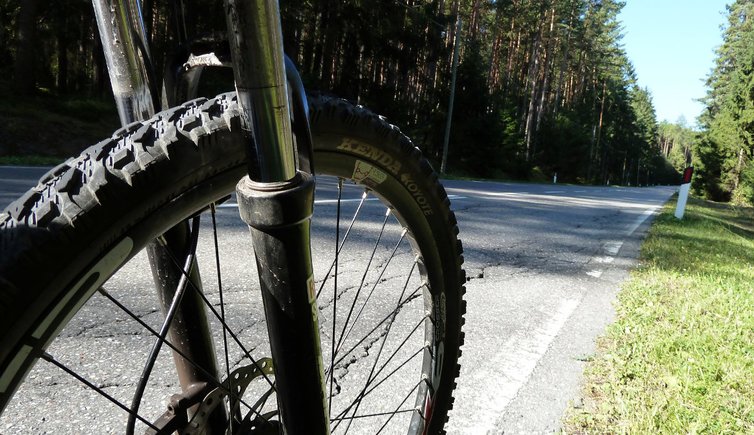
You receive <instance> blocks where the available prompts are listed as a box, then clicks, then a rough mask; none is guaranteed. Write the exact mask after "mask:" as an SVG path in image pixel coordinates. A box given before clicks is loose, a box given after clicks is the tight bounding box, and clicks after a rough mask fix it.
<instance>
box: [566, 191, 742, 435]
mask: <svg viewBox="0 0 754 435" xmlns="http://www.w3.org/2000/svg"><path fill="white" fill-rule="evenodd" d="M674 210H675V203H671V204H668V206H666V208H665V209H664V211H663V213H662V214H661V215H660V216H658V218H657V219H656V220H655V222H654V224H653V225H652V228H651V229H650V231H649V235H648V237H647V240H646V241H645V242H644V244H643V246H642V253H641V256H642V262H641V266H639V267H638V268H637V270H636V271H634V272H633V274H632V277H631V279H630V280H629V281H628V282H627V283H626V284H625V285H624V286H623V288H622V290H621V293H620V295H619V297H618V306H617V318H616V321H615V323H614V324H612V325H611V326H610V327H609V328H608V330H607V332H606V334H605V336H603V337H602V338H601V339H600V340H599V341H598V351H597V355H596V356H595V357H594V358H593V359H592V361H591V362H590V363H589V364H588V366H587V369H586V372H585V377H586V379H585V387H584V398H583V403H580V404H579V405H577V406H572V407H570V409H569V410H568V411H567V413H566V416H565V420H564V426H563V428H564V431H565V432H568V433H715V434H718V433H754V209H752V208H736V207H733V206H727V205H722V204H717V203H712V202H708V201H702V200H698V199H693V198H692V199H690V201H689V204H688V207H687V209H686V215H685V217H684V219H683V220H682V221H678V220H677V219H676V218H675V217H674V216H673V211H674Z"/></svg>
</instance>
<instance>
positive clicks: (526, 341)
mask: <svg viewBox="0 0 754 435" xmlns="http://www.w3.org/2000/svg"><path fill="white" fill-rule="evenodd" d="M45 171H46V170H45V169H38V168H8V167H0V207H4V206H5V205H6V204H7V203H8V202H9V201H10V200H11V199H12V198H13V197H15V196H17V195H18V194H20V193H21V192H22V191H23V190H24V188H25V187H27V186H30V185H32V184H33V183H34V180H36V178H38V177H39V176H40V175H42V174H43V173H44V172H45ZM322 181H323V182H322V183H320V185H319V186H318V193H317V199H318V205H317V206H316V207H317V208H319V209H320V210H325V215H326V216H330V215H331V214H332V210H329V208H330V209H331V208H333V205H332V202H333V201H331V200H332V199H333V198H334V197H335V184H334V183H333V182H332V180H322ZM445 185H446V188H447V190H448V193H449V195H450V197H451V201H452V208H453V209H454V210H455V212H456V215H457V217H458V222H459V227H460V237H461V238H462V240H463V244H464V257H465V269H466V271H467V275H468V277H469V281H468V282H467V285H466V287H467V293H466V299H467V301H468V313H467V315H466V325H465V332H466V344H465V347H464V350H463V356H462V359H461V376H460V379H459V381H458V387H457V390H456V393H455V396H456V401H455V408H454V410H453V411H452V413H451V416H450V421H449V425H448V431H449V433H454V434H467V433H471V434H476V433H506V434H507V433H550V432H555V431H557V430H558V428H559V422H560V418H561V416H562V414H563V411H564V409H565V407H566V405H567V403H568V402H569V401H572V400H578V391H579V390H578V388H579V382H580V379H581V373H582V370H583V367H584V364H585V362H584V361H585V360H586V359H587V358H588V357H589V355H590V354H592V352H593V350H594V340H595V338H596V337H597V336H598V335H599V334H600V333H601V332H602V331H604V328H605V326H606V325H607V324H608V323H609V322H610V321H611V319H612V316H613V308H612V303H613V301H614V298H615V295H616V293H617V291H618V288H619V286H620V283H621V282H622V281H623V280H624V279H625V278H626V277H627V272H628V270H630V268H631V267H632V266H633V265H634V264H635V261H636V257H637V255H638V247H639V244H640V242H641V240H642V238H643V237H644V234H645V230H646V228H647V226H648V224H649V222H650V221H651V217H652V216H653V214H654V213H655V212H656V211H657V210H658V208H659V207H660V206H661V205H662V204H663V203H664V202H665V201H666V200H667V199H668V198H669V197H670V196H671V195H672V194H673V193H674V192H675V190H676V189H675V188H672V187H652V188H619V187H583V186H566V185H537V184H514V183H493V182H472V181H446V182H445ZM357 196H358V192H356V191H352V190H346V192H345V198H346V199H348V200H349V201H356V198H357ZM354 207H355V203H354ZM236 216H237V214H236V211H235V208H234V207H233V205H232V203H230V204H226V205H224V206H223V208H221V209H220V213H219V215H218V219H219V222H220V224H221V226H222V227H223V230H224V231H223V232H222V233H221V234H225V236H223V237H226V238H224V239H221V243H224V244H229V245H231V252H234V253H236V254H232V255H229V256H226V257H224V258H223V262H224V263H226V264H229V265H228V266H227V269H228V270H231V275H232V273H233V272H232V271H234V270H239V271H244V270H248V269H249V266H250V265H251V264H252V263H253V260H251V259H250V257H249V256H248V255H241V254H237V253H238V252H244V251H249V246H248V245H249V243H248V237H247V230H246V228H245V227H244V225H243V224H242V223H240V222H239V221H238V220H237V219H236ZM318 237H319V235H318V234H317V231H316V229H315V239H316V240H315V243H314V246H313V251H314V256H315V260H316V257H319V253H320V250H324V249H326V248H325V247H323V243H319V242H318V240H319V239H318ZM201 255H202V254H201V253H200V256H201ZM137 261H142V263H140V264H141V265H139V264H137V265H136V266H135V267H134V268H133V271H131V272H127V271H126V272H124V273H122V274H119V275H122V277H121V278H119V281H118V282H119V284H118V285H120V286H122V287H124V288H131V287H138V286H142V285H147V284H145V283H146V282H147V280H148V279H149V276H148V275H149V274H148V273H147V274H145V273H143V271H144V270H145V267H148V266H145V265H144V263H143V259H141V260H138V259H137ZM315 266H316V265H315ZM224 267H225V266H224ZM203 272H204V270H203ZM210 273H212V271H208V272H207V273H206V274H204V273H203V275H205V276H206V275H209V274H210ZM223 279H224V280H225V279H226V278H225V277H224V278H223ZM238 280H239V282H241V284H239V286H242V285H243V284H244V282H246V283H248V281H249V280H250V278H249V277H248V276H245V277H244V276H239V277H238ZM232 290H234V289H233V288H231V292H230V295H231V296H230V297H231V298H235V297H237V296H238V295H240V294H241V292H233V291H232ZM116 291H117V290H116ZM142 299H144V298H140V297H136V296H134V297H133V298H132V300H131V301H130V302H133V304H134V305H135V306H136V307H137V308H136V310H137V311H138V312H139V313H140V315H142V316H143V317H144V318H148V317H149V316H150V315H151V314H152V313H156V312H157V310H156V308H154V306H153V305H150V304H152V303H151V302H150V303H147V302H144V301H143V300H142ZM238 303H239V305H242V306H244V307H246V308H249V310H250V311H251V312H257V313H258V312H259V310H260V307H259V303H258V302H253V301H251V302H250V301H240V300H239V302H238ZM93 310H94V312H95V313H96V312H97V310H99V311H103V310H106V308H104V306H96V305H95V307H94V309H93ZM256 316H257V317H258V316H259V315H256ZM252 317H253V316H252ZM95 318H96V316H95ZM324 321H326V320H324ZM258 323H259V322H258V319H257V320H252V321H249V322H248V325H246V326H244V327H243V329H244V330H245V331H246V332H247V333H248V334H249V335H254V334H257V335H258V334H259V331H260V329H259V324H258ZM107 327H108V325H105V324H102V323H98V322H97V321H94V320H92V321H87V320H84V321H82V322H80V323H75V324H74V325H73V329H74V330H73V331H71V332H68V333H67V334H66V335H65V336H64V338H63V339H62V340H60V341H61V342H63V344H66V343H67V344H68V346H69V347H70V348H71V349H73V350H70V351H63V353H66V352H70V353H71V355H72V356H73V357H74V358H76V357H77V356H76V355H78V354H77V353H76V351H75V349H77V348H78V346H80V344H81V341H80V340H83V339H89V340H95V341H97V340H99V341H100V343H99V344H100V345H101V346H102V349H104V350H103V351H104V352H119V351H120V349H121V348H128V347H130V346H131V344H129V343H130V342H129V341H128V339H127V338H123V337H121V338H120V339H118V338H117V337H116V338H113V337H111V336H108V334H105V333H102V334H99V335H98V334H97V333H96V331H98V330H100V329H104V328H107ZM76 328H78V329H76ZM255 328H256V329H255ZM92 331H94V332H92ZM78 358H83V357H82V356H80V355H79V356H78ZM124 358H125V356H124ZM166 364H168V365H167V366H169V362H168V363H166ZM92 365H95V366H96V363H92ZM113 370H114V369H112V368H110V367H93V368H92V371H93V372H94V373H100V374H102V376H104V378H105V380H103V381H102V383H103V384H105V385H109V386H111V387H112V388H113V389H114V390H117V388H118V379H119V378H120V377H121V376H126V375H127V374H124V373H120V372H113ZM35 376H36V377H35V385H36V390H35V391H32V392H30V393H28V396H24V397H25V400H24V402H25V403H26V404H28V406H26V407H21V408H17V409H16V410H15V411H14V410H11V411H12V412H15V415H16V416H18V415H24V417H25V419H26V420H27V423H28V426H23V427H24V428H25V429H26V430H24V432H26V431H28V430H32V431H39V430H42V429H41V428H42V427H44V426H43V425H42V422H41V421H40V420H41V419H45V421H47V420H53V418H52V416H51V414H55V413H57V414H59V415H58V417H60V414H62V416H63V417H67V418H63V420H68V422H67V423H64V426H55V428H56V430H53V432H55V431H58V432H59V431H64V430H75V429H73V428H75V427H76V426H75V425H73V423H70V420H76V418H75V417H77V416H76V415H71V414H70V413H73V412H75V411H70V410H68V411H67V410H66V409H65V408H64V407H60V408H59V409H57V407H58V405H52V404H51V402H49V400H51V399H50V396H51V395H52V393H51V391H54V390H55V389H54V388H52V387H54V386H56V385H57V383H58V382H61V381H57V380H52V379H51V378H50V375H49V374H46V373H41V374H39V375H35ZM155 382H157V383H160V382H162V383H164V384H166V385H168V384H170V383H171V381H169V380H164V381H163V380H162V379H161V378H160V379H158V380H156V381H155ZM58 399H59V398H58ZM51 406H55V407H56V410H55V411H51V409H50V408H49V407H51ZM40 409H42V411H40ZM155 412H157V411H155ZM66 413H69V414H66ZM107 414H108V413H107V412H105V411H102V412H94V417H81V418H84V419H85V418H96V419H97V421H98V424H100V427H101V428H102V429H103V431H104V432H109V431H113V432H119V431H120V429H118V428H119V427H120V426H118V425H119V423H117V422H116V421H115V419H111V417H109V415H107ZM13 424H14V423H13V422H12V421H11V419H10V418H8V416H7V415H6V416H4V417H3V419H2V420H0V432H3V433H5V432H7V433H13V432H15V431H17V429H19V426H13ZM67 424H71V425H72V426H66V425H67Z"/></svg>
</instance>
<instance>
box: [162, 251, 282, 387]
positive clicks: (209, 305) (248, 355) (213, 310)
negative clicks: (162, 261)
mask: <svg viewBox="0 0 754 435" xmlns="http://www.w3.org/2000/svg"><path fill="white" fill-rule="evenodd" d="M167 253H168V256H169V257H170V259H171V260H172V261H173V263H174V264H176V265H177V264H178V260H177V259H176V258H175V256H174V255H173V254H172V252H170V251H167ZM181 273H182V275H183V276H184V277H186V278H189V276H188V272H186V271H183V270H182V271H181ZM188 285H189V287H190V288H191V289H192V290H193V291H195V292H196V293H197V294H198V295H199V297H200V298H201V299H202V301H203V302H204V305H205V306H206V307H207V308H208V309H209V310H210V312H211V313H212V315H213V316H214V317H215V319H216V320H217V321H219V322H220V324H221V326H222V328H223V331H227V333H228V334H229V335H230V338H231V339H233V342H234V343H235V344H236V345H237V346H238V347H239V349H240V350H241V353H243V356H244V357H246V358H248V359H249V361H251V363H252V364H253V365H254V367H256V368H257V369H258V370H259V371H260V372H261V373H262V377H263V378H264V379H265V381H267V384H268V385H269V386H270V387H272V388H273V389H275V385H274V383H273V382H272V381H271V380H270V378H269V377H268V376H267V375H266V374H265V373H264V371H263V370H262V366H260V365H259V363H258V362H257V360H256V359H254V357H252V356H251V352H250V351H249V350H248V349H247V348H246V347H245V346H244V345H243V343H242V342H241V340H240V339H239V338H238V336H237V335H236V334H235V333H234V332H233V329H232V328H230V326H228V324H227V323H226V322H225V321H224V320H223V317H222V315H221V314H220V313H218V312H217V309H216V308H215V307H214V306H213V305H212V303H211V302H210V301H209V299H207V296H206V295H205V294H204V292H202V291H201V290H200V289H199V288H198V287H197V286H196V284H194V283H193V281H191V280H190V279H189V280H188Z"/></svg>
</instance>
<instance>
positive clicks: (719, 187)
mask: <svg viewBox="0 0 754 435" xmlns="http://www.w3.org/2000/svg"><path fill="white" fill-rule="evenodd" d="M727 11H728V22H727V24H726V26H725V28H724V30H723V44H722V45H721V46H720V47H719V48H718V50H717V59H716V62H715V66H714V69H713V71H712V73H711V74H710V76H709V77H708V79H707V87H708V93H707V97H706V98H705V100H704V102H705V104H706V109H705V111H704V113H703V114H702V115H701V116H700V117H699V122H700V124H701V127H702V132H701V133H700V134H699V137H698V140H697V141H696V143H695V147H694V152H693V154H694V163H695V166H696V168H697V173H698V176H697V177H696V180H695V184H694V187H695V188H696V189H697V191H698V192H700V193H705V194H706V196H707V197H709V198H712V199H716V200H731V199H732V200H733V201H734V202H736V203H742V204H752V203H754V161H752V156H754V0H736V1H734V2H732V4H731V5H729V6H728V9H727Z"/></svg>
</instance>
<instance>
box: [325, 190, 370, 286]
mask: <svg viewBox="0 0 754 435" xmlns="http://www.w3.org/2000/svg"><path fill="white" fill-rule="evenodd" d="M339 180H343V179H342V178H339ZM368 194H369V190H368V189H364V193H362V194H361V201H359V205H358V206H357V207H356V211H355V212H354V214H353V217H352V218H351V223H350V224H349V225H348V228H347V229H346V233H345V234H344V235H343V240H342V241H341V242H340V247H338V250H337V252H336V255H335V258H338V255H339V254H340V251H341V250H343V245H345V244H346V240H347V239H348V235H349V234H351V229H352V228H353V225H354V224H355V223H356V218H357V217H358V216H359V212H360V211H361V207H362V206H363V205H364V202H366V200H367V196H368ZM339 201H340V200H339ZM333 267H335V260H333V261H332V263H330V268H329V269H327V273H326V274H325V277H324V279H322V283H320V285H319V289H317V297H319V294H320V293H322V289H323V288H325V284H326V283H327V280H328V278H329V277H330V272H332V270H333Z"/></svg>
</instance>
